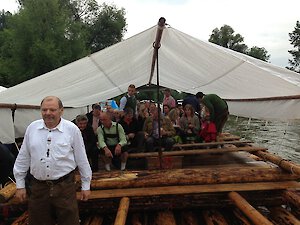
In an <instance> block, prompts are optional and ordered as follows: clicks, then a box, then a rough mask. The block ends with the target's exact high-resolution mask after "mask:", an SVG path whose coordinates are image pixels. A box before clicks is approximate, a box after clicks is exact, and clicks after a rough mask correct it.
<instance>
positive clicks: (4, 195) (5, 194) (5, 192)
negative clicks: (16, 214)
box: [0, 183, 16, 203]
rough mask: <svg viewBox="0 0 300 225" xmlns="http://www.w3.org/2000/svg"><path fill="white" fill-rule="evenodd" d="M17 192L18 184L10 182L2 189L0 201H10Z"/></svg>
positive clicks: (0, 190)
mask: <svg viewBox="0 0 300 225" xmlns="http://www.w3.org/2000/svg"><path fill="white" fill-rule="evenodd" d="M15 193H16V185H15V184H14V183H9V184H8V185H6V186H5V187H4V188H2V189H0V203H3V202H6V201H8V199H10V198H12V197H13V196H14V194H15Z"/></svg>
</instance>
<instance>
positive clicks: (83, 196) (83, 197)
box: [80, 190, 91, 201]
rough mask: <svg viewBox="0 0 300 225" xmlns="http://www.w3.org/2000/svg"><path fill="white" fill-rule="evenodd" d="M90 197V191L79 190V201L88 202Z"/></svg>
mask: <svg viewBox="0 0 300 225" xmlns="http://www.w3.org/2000/svg"><path fill="white" fill-rule="evenodd" d="M90 195H91V191H90V190H81V196H80V200H81V201H87V200H89V197H90Z"/></svg>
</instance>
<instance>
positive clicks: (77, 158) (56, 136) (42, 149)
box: [14, 96, 92, 225]
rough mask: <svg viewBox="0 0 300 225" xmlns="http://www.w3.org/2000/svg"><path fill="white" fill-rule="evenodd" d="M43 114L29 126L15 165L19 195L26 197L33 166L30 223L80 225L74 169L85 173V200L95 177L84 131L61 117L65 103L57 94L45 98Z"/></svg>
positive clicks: (83, 190) (82, 193)
mask: <svg viewBox="0 0 300 225" xmlns="http://www.w3.org/2000/svg"><path fill="white" fill-rule="evenodd" d="M41 114H42V118H43V119H40V120H36V121H34V122H32V123H31V124H30V125H29V126H28V127H27V130H26V133H25V136H24V140H23V144H22V147H21V149H20V152H19V154H18V157H17V159H16V162H15V165H14V176H15V179H16V186H17V191H16V197H17V198H19V199H20V200H21V201H24V200H25V199H26V197H27V194H28V193H27V191H26V189H25V177H26V174H27V172H28V170H29V169H30V174H31V175H32V178H31V181H30V190H31V191H30V192H31V193H30V194H29V199H28V200H29V201H28V204H29V205H28V210H29V224H30V225H40V224H47V225H48V224H49V225H50V224H55V223H56V224H58V225H62V224H63V225H79V215H78V214H79V213H78V205H77V199H76V186H75V182H74V178H75V175H74V170H75V169H76V167H78V170H79V173H80V175H81V189H82V191H81V200H84V201H86V200H88V198H89V195H90V182H91V177H92V172H91V168H90V165H89V162H88V160H87V156H86V152H85V147H84V143H83V139H82V136H81V132H80V130H79V128H78V127H77V126H76V125H75V124H74V123H72V122H70V121H68V120H65V119H63V118H61V116H62V114H63V105H62V102H61V100H60V99H59V98H57V97H55V96H48V97H46V98H44V99H43V100H42V102H41Z"/></svg>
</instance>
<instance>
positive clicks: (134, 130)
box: [74, 102, 201, 172]
mask: <svg viewBox="0 0 300 225" xmlns="http://www.w3.org/2000/svg"><path fill="white" fill-rule="evenodd" d="M164 108H165V107H164ZM137 112H138V113H137V114H134V111H133V110H132V108H130V107H128V108H125V109H124V110H123V111H122V113H121V114H122V115H121V116H120V117H115V116H114V114H115V113H111V112H109V111H108V110H106V111H102V110H101V107H100V105H98V104H94V105H93V110H92V111H91V112H90V113H87V114H86V115H78V116H77V117H76V119H75V121H74V122H75V123H76V124H77V126H78V127H79V129H80V130H81V132H82V137H83V140H84V143H85V147H86V152H87V156H88V158H89V160H90V163H91V167H92V171H94V172H95V171H98V170H99V168H98V164H99V162H98V160H99V154H102V155H103V159H104V160H103V161H104V164H105V169H106V170H107V171H110V170H111V168H110V166H111V164H113V165H114V166H115V167H117V168H120V169H121V170H124V169H125V168H126V162H127V158H128V152H151V151H157V150H158V148H159V147H162V148H163V150H165V151H170V150H171V149H172V146H173V145H174V144H175V143H176V142H177V143H194V142H199V141H201V137H200V130H201V127H200V120H199V117H198V115H196V114H195V112H194V109H193V107H192V106H191V105H189V104H187V105H185V107H184V108H183V109H182V108H181V107H180V106H178V107H175V108H173V109H171V110H170V111H169V112H168V113H167V112H166V110H164V111H163V113H162V112H161V111H160V108H158V107H157V106H156V104H155V103H150V104H149V103H148V102H146V103H141V104H139V106H138V110H137ZM159 118H160V120H159Z"/></svg>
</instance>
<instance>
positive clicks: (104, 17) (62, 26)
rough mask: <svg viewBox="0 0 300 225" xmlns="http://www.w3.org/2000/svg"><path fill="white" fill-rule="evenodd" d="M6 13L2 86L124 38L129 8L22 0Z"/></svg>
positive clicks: (0, 30) (1, 20)
mask: <svg viewBox="0 0 300 225" xmlns="http://www.w3.org/2000/svg"><path fill="white" fill-rule="evenodd" d="M19 3H20V8H19V12H18V13H17V14H14V15H9V14H4V12H3V13H2V14H0V85H2V86H12V85H15V84H18V83H20V82H23V81H25V80H28V79H30V78H33V77H36V76H39V75H41V74H44V73H46V72H49V71H51V70H53V69H56V68H58V67H61V66H63V65H65V64H67V63H70V62H72V61H74V60H77V59H79V58H81V57H84V56H86V55H88V54H90V53H92V52H95V51H97V50H100V49H103V48H105V47H107V46H110V45H112V44H115V43H116V42H118V41H121V40H122V38H123V34H124V32H125V31H126V19H125V10H124V9H123V8H122V9H121V10H118V9H117V8H116V7H115V6H108V5H105V4H104V5H102V6H99V5H98V3H97V1H96V0H19Z"/></svg>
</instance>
